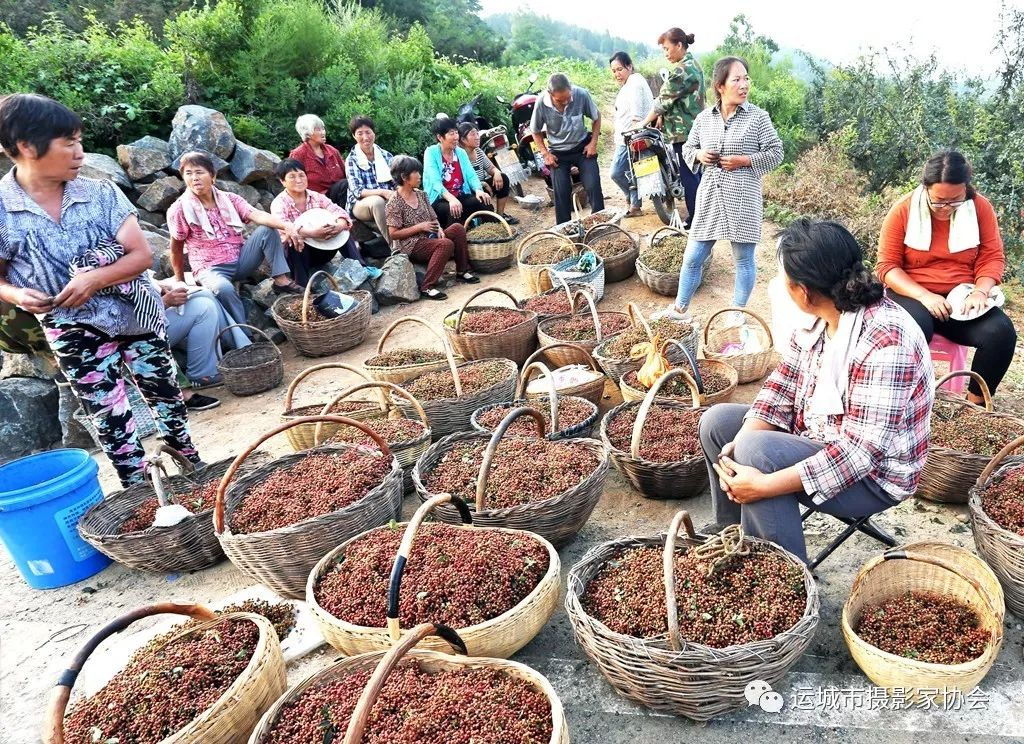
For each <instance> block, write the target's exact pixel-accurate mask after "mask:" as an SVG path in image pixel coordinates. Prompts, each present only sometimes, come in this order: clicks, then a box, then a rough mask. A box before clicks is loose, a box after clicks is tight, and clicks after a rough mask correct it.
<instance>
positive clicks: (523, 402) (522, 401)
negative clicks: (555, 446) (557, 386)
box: [469, 393, 601, 439]
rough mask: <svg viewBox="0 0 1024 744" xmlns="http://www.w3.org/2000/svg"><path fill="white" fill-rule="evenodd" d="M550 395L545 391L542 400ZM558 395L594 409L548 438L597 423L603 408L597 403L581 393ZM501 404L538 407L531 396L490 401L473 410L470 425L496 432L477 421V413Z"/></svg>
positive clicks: (485, 431) (487, 431)
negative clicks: (576, 422) (497, 401)
mask: <svg viewBox="0 0 1024 744" xmlns="http://www.w3.org/2000/svg"><path fill="white" fill-rule="evenodd" d="M550 397H551V394H550V393H544V394H543V395H542V396H541V398H540V400H542V401H544V402H545V403H546V402H547V401H548V399H549V398H550ZM558 397H559V399H560V400H561V399H562V398H572V399H573V400H577V401H581V402H583V403H586V404H587V405H589V406H591V407H592V408H593V409H594V410H593V411H592V412H591V414H590V415H589V416H587V418H585V419H584V420H583V421H581V422H580V423H578V424H574V425H573V426H569V427H567V428H565V429H559V430H558V431H552V432H549V433H547V434H545V435H544V436H545V438H547V439H553V438H567V436H566V435H569V434H571V433H572V432H574V431H582V430H583V429H586V428H587V427H591V426H593V425H594V424H595V423H597V417H598V416H600V415H601V409H600V407H598V406H597V405H596V404H594V403H591V402H590V401H589V400H587V399H586V398H583V397H581V396H579V395H559V396H558ZM501 406H512V407H514V408H518V407H520V406H527V407H530V408H534V407H536V406H535V404H534V401H533V400H530V399H529V398H517V399H515V400H513V401H503V402H499V403H488V404H487V405H485V406H480V407H479V408H477V409H476V410H475V411H473V413H472V414H471V415H470V417H469V423H470V425H472V426H473V428H474V429H476V430H477V431H479V432H481V433H488V434H493V433H494V430H493V429H486V428H483V426H482V424H480V423H479V422H478V421H477V415H478V414H482V413H486V412H487V411H490V410H492V409H494V408H499V407H501ZM557 435H561V437H558V436H557Z"/></svg>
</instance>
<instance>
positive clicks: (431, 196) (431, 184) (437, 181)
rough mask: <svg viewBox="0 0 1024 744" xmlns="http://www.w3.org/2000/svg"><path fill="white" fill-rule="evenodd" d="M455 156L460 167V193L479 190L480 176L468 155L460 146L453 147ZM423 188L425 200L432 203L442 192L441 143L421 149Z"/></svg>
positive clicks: (470, 192) (480, 187)
mask: <svg viewBox="0 0 1024 744" xmlns="http://www.w3.org/2000/svg"><path fill="white" fill-rule="evenodd" d="M455 157H457V158H458V159H459V166H460V167H461V168H462V193H463V194H473V193H475V192H477V191H481V190H482V189H483V186H482V185H481V184H480V178H479V177H478V176H477V175H476V171H475V170H473V165H472V164H471V163H470V162H469V155H467V154H466V151H465V150H463V149H462V148H461V147H456V148H455ZM423 190H424V191H425V192H426V193H427V201H428V202H430V203H431V204H433V203H434V202H435V201H437V200H438V199H439V198H440V196H441V194H442V193H443V192H444V184H443V183H441V145H440V144H437V145H431V146H430V147H428V148H427V149H426V150H424V151H423Z"/></svg>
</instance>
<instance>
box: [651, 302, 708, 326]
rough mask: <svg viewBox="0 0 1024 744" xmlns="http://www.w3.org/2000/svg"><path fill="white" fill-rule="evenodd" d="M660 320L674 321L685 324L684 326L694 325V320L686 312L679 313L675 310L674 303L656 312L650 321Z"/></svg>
mask: <svg viewBox="0 0 1024 744" xmlns="http://www.w3.org/2000/svg"><path fill="white" fill-rule="evenodd" d="M661 318H668V319H669V320H675V321H677V322H679V323H685V324H686V325H696V322H697V321H696V318H694V317H693V315H691V314H690V313H688V312H683V313H681V312H679V311H678V310H676V306H675V303H672V304H671V305H669V306H668V307H666V308H665V309H664V310H658V311H657V312H655V313H653V314H652V315H651V320H659V319H661Z"/></svg>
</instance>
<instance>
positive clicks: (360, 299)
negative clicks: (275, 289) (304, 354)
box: [270, 289, 372, 328]
mask: <svg viewBox="0 0 1024 744" xmlns="http://www.w3.org/2000/svg"><path fill="white" fill-rule="evenodd" d="M345 294H347V295H351V296H353V297H355V298H356V304H355V305H354V306H353V307H352V310H350V311H349V312H346V313H345V314H343V315H338V316H336V317H334V318H325V319H324V320H307V321H306V322H305V323H303V322H302V321H301V320H289V319H288V318H285V317H282V316H281V315H280V314H279V313H278V312H277V306H278V304H282V307H283V303H284V302H290V301H292V300H294V299H296V298H298V297H300V296H299V295H281V296H280V297H278V298H277V299H276V300H274V303H273V304H272V305H271V306H270V314H271V315H272V316H273V317H274V320H275V321H276V322H277V324H278V326H280V325H281V324H282V323H289V324H291V325H294V326H298V327H300V328H317V327H320V326H326V325H328V324H330V323H337V322H338V321H347V320H352V319H353V317H354V315H353V316H350V315H349V313H350V312H352V311H355V310H358V309H360V306H361V305H369V303H370V298H371V297H372V295H371V294H370V293H369V292H367V291H366V290H365V289H353V290H350V291H348V292H345Z"/></svg>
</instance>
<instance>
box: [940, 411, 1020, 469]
mask: <svg viewBox="0 0 1024 744" xmlns="http://www.w3.org/2000/svg"><path fill="white" fill-rule="evenodd" d="M1021 434H1024V430H1022V429H1021V427H1020V425H1019V424H1017V423H1016V422H1015V421H1013V420H1011V419H1005V418H1001V417H999V416H986V415H985V414H983V413H981V412H979V411H975V410H972V409H970V408H967V407H965V406H950V405H949V404H948V403H946V404H941V403H936V404H935V409H934V410H933V411H932V436H931V443H932V444H933V445H935V446H937V447H948V448H949V449H953V450H956V451H957V452H968V453H973V454H976V455H985V456H986V457H991V456H992V455H994V454H996V453H997V452H998V451H999V450H1001V449H1002V448H1003V447H1005V446H1006V445H1008V444H1009V443H1010V442H1012V441H1013V440H1014V439H1016V438H1017V437H1019V436H1020V435H1021Z"/></svg>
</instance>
